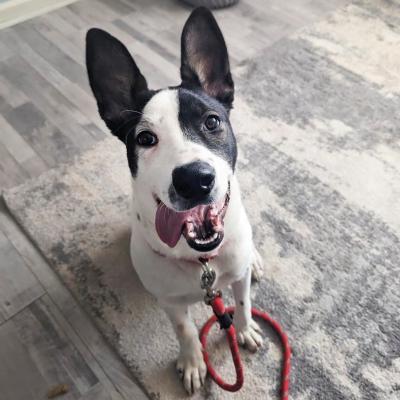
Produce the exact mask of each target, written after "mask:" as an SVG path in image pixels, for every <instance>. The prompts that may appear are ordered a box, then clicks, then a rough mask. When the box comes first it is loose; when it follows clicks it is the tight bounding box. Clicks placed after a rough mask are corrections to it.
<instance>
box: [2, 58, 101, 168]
mask: <svg viewBox="0 0 400 400" xmlns="http://www.w3.org/2000/svg"><path fill="white" fill-rule="evenodd" d="M0 73H2V74H5V75H6V76H7V78H8V80H9V81H10V82H11V83H12V84H13V85H15V86H16V87H17V88H18V89H19V90H21V91H22V92H23V93H25V95H26V96H28V97H29V98H31V99H33V101H34V103H33V102H29V103H25V104H23V105H21V106H20V107H17V108H15V109H14V110H12V111H11V113H6V114H5V115H4V117H5V119H6V120H7V121H8V122H9V123H10V125H11V126H13V127H14V129H16V130H17V131H18V132H20V131H19V128H20V129H22V132H24V133H25V134H26V135H27V140H28V138H30V140H32V142H30V143H31V144H32V146H33V147H34V148H35V146H34V145H33V139H36V142H35V143H36V144H38V142H40V140H42V139H44V138H46V137H47V139H48V140H47V141H46V142H47V143H45V142H44V141H43V140H42V144H43V149H42V153H40V154H41V156H42V158H43V159H46V161H49V163H50V164H51V165H53V164H54V163H52V162H51V161H52V160H53V161H57V162H58V163H59V162H60V161H61V160H63V161H68V160H71V159H72V158H73V157H74V156H75V155H76V154H78V153H79V152H80V151H83V150H85V149H88V148H89V147H90V146H91V145H93V144H94V142H95V140H94V139H93V137H92V136H91V135H90V134H89V133H88V132H86V131H85V125H83V126H82V124H80V123H78V122H77V121H76V120H75V118H74V117H75V115H74V112H75V111H76V110H77V108H76V107H75V106H74V105H73V104H72V103H71V102H70V101H69V100H68V99H66V98H65V97H64V95H63V94H61V93H60V92H59V91H58V90H57V89H56V88H54V86H52V85H50V84H49V83H48V82H47V81H46V80H45V79H44V78H43V77H41V76H40V75H39V74H38V73H37V72H36V71H35V70H34V69H33V68H32V67H30V65H29V64H28V63H27V62H26V61H25V60H23V59H22V58H21V57H19V56H17V57H13V58H11V59H9V60H8V63H7V64H4V63H3V64H2V63H0ZM25 112H27V113H28V114H30V116H32V118H33V121H29V119H28V118H27V116H25V115H23V114H24V113H25ZM34 124H39V125H38V126H37V127H36V128H35V129H40V131H39V132H37V131H35V132H30V131H29V126H32V125H34ZM22 132H20V133H22ZM39 139H40V140H39ZM46 148H48V149H49V150H50V152H49V153H46V154H45V149H46ZM57 149H58V150H57ZM45 157H46V158H45Z"/></svg>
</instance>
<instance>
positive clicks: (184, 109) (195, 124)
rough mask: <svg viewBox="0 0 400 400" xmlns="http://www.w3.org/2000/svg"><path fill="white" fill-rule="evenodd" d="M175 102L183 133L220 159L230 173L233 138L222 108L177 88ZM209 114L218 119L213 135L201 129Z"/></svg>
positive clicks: (197, 93) (199, 93) (233, 162)
mask: <svg viewBox="0 0 400 400" xmlns="http://www.w3.org/2000/svg"><path fill="white" fill-rule="evenodd" d="M178 99H179V123H180V126H181V128H182V131H183V134H184V135H185V136H186V137H187V138H189V139H190V140H192V141H193V142H196V143H199V144H202V145H203V146H206V147H207V148H209V149H210V150H211V151H212V152H213V153H215V154H217V155H219V156H220V157H222V158H224V159H225V160H226V161H227V162H228V164H229V165H230V166H231V168H232V170H234V169H235V165H236V158H237V147H236V139H235V135H234V134H233V130H232V127H231V124H230V122H229V115H228V112H227V110H226V108H225V107H224V106H223V105H222V104H221V103H220V102H219V101H217V100H216V99H214V98H212V97H210V96H208V95H207V94H206V93H204V92H203V91H202V90H198V91H194V90H188V89H185V88H182V87H181V88H180V89H178ZM210 113H212V114H216V115H218V117H219V119H220V120H221V124H220V128H219V129H218V130H217V131H215V132H209V131H208V130H207V129H206V128H205V126H204V122H205V120H206V118H207V116H209V115H210Z"/></svg>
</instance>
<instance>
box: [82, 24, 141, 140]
mask: <svg viewBox="0 0 400 400" xmlns="http://www.w3.org/2000/svg"><path fill="white" fill-rule="evenodd" d="M86 66H87V71H88V76H89V82H90V86H91V88H92V90H93V94H94V96H95V97H96V100H97V105H98V109H99V113H100V116H101V117H102V118H103V120H104V122H105V123H106V125H107V126H108V128H109V129H110V130H111V132H112V133H114V134H115V135H116V136H118V138H119V139H121V140H122V141H125V133H124V132H125V130H124V129H121V126H123V124H124V122H125V121H126V120H127V118H132V116H135V114H136V115H137V117H136V118H137V119H139V117H138V116H139V113H136V112H135V109H136V107H137V105H138V98H139V97H140V95H141V93H143V92H146V91H147V82H146V79H145V78H144V77H143V75H142V74H141V73H140V71H139V68H138V67H137V65H136V63H135V61H134V60H133V58H132V56H131V55H130V54H129V51H128V49H127V48H126V47H125V46H124V45H123V44H122V43H121V42H120V41H119V40H118V39H116V38H115V37H113V36H111V35H110V34H109V33H107V32H105V31H103V30H101V29H96V28H93V29H90V30H89V31H88V33H87V35H86ZM128 110H129V111H130V112H128ZM133 118H134V117H133Z"/></svg>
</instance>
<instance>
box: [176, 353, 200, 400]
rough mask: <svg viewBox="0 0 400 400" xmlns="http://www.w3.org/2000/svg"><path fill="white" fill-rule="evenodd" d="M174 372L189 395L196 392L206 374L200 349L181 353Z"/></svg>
mask: <svg viewBox="0 0 400 400" xmlns="http://www.w3.org/2000/svg"><path fill="white" fill-rule="evenodd" d="M176 370H177V372H178V375H179V377H180V378H181V379H182V382H183V386H184V387H185V389H186V391H187V392H188V393H189V394H193V393H195V392H196V391H198V390H199V389H200V387H201V386H203V384H204V381H205V379H206V374H207V367H206V364H205V363H204V359H203V353H202V352H201V349H196V350H195V351H185V352H182V353H181V354H180V356H179V358H178V361H177V363H176Z"/></svg>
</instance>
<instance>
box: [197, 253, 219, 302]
mask: <svg viewBox="0 0 400 400" xmlns="http://www.w3.org/2000/svg"><path fill="white" fill-rule="evenodd" d="M200 263H201V269H202V270H203V273H202V274H201V278H200V286H201V288H202V289H203V290H205V291H206V294H205V296H204V302H205V303H206V304H210V302H211V301H212V300H214V299H215V298H216V297H218V296H221V292H220V291H219V290H215V289H213V288H212V286H213V284H214V282H215V278H216V273H215V271H214V270H213V269H212V268H211V266H210V265H209V264H208V261H207V260H204V259H202V258H200Z"/></svg>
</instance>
